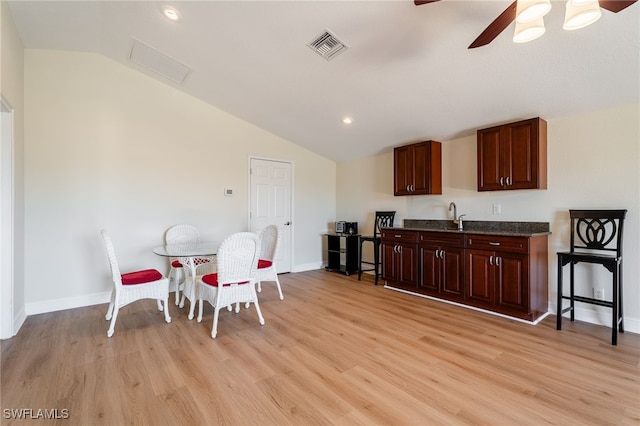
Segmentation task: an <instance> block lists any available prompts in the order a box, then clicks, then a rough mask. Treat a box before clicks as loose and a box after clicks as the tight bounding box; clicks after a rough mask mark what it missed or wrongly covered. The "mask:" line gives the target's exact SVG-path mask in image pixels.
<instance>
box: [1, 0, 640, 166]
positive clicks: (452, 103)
mask: <svg viewBox="0 0 640 426" xmlns="http://www.w3.org/2000/svg"><path fill="white" fill-rule="evenodd" d="M510 3H511V2H510V1H507V2H503V1H457V0H443V1H440V2H436V3H432V4H428V5H422V6H415V5H414V3H413V1H411V0H402V1H400V0H395V1H268V0H267V1H193V2H189V1H175V0H167V1H163V2H154V1H70V2H59V1H44V2H38V1H11V2H9V5H10V9H11V12H12V15H13V18H14V21H15V22H16V25H17V27H18V31H19V32H20V35H21V37H22V40H23V42H24V45H25V47H26V48H39V49H59V50H77V51H86V52H97V53H101V54H103V55H105V56H107V57H110V58H112V59H114V60H116V61H118V62H121V63H122V64H124V65H126V66H128V67H131V68H134V69H136V70H139V71H140V72H143V73H147V74H148V75H149V76H151V77H153V78H157V79H159V80H161V81H164V82H165V83H166V84H169V85H171V86H173V87H175V88H176V89H178V90H181V91H184V92H186V93H189V94H191V95H193V96H195V97H197V98H199V99H202V100H203V101H205V102H208V103H210V104H211V105H214V106H216V107H218V108H220V109H222V110H225V111H227V112H229V113H231V114H233V115H235V116H238V117H240V118H242V119H244V120H247V121H248V122H251V123H253V124H255V125H256V126H259V127H261V128H263V129H265V130H267V131H270V132H272V133H274V134H276V135H279V136H281V137H283V138H285V139H287V140H289V141H291V142H294V143H296V144H299V145H301V146H304V147H306V148H308V149H310V150H312V151H315V152H317V153H319V154H321V155H323V156H326V157H328V158H331V159H333V160H335V161H344V160H351V159H357V158H360V157H365V156H369V155H374V154H378V153H381V152H385V151H387V150H389V149H390V148H391V147H392V146H395V145H400V144H403V143H409V142H414V141H419V140H425V139H434V140H441V141H446V140H450V139H453V138H456V137H460V136H465V135H470V134H474V133H475V131H476V130H477V129H478V128H482V127H487V126H489V125H494V124H500V123H504V122H508V121H515V120H517V119H523V118H531V117H536V116H541V117H543V118H546V119H548V120H551V119H554V118H558V117H562V116H568V115H573V114H578V113H583V112H587V111H590V110H595V109H600V108H607V107H611V106H615V105H621V104H629V103H638V102H639V99H640V4H638V3H636V4H634V5H632V6H630V7H629V8H627V9H625V10H623V11H621V12H620V13H617V14H614V13H611V12H608V11H606V10H603V16H602V18H601V19H600V20H599V21H597V22H596V23H595V24H593V25H591V26H589V27H587V28H584V29H581V30H576V31H565V30H563V29H562V22H563V19H564V3H563V2H553V8H552V10H551V12H549V14H548V15H547V16H546V17H545V24H546V29H547V31H546V33H545V34H544V35H543V36H542V37H541V38H539V39H537V40H535V41H532V42H530V43H525V44H516V43H513V41H512V37H513V31H514V24H511V25H510V26H509V27H508V28H507V29H506V30H505V31H504V32H503V33H501V34H500V35H499V36H498V37H497V38H496V39H495V40H494V41H493V42H492V43H491V44H489V45H487V46H484V47H480V48H476V49H467V47H468V46H469V44H470V43H471V42H472V41H473V40H474V39H475V38H476V37H477V36H478V35H479V34H480V33H481V32H482V31H483V30H484V28H485V27H486V26H487V25H489V23H490V22H491V21H493V19H494V18H496V17H497V16H498V15H499V14H500V13H501V12H502V11H503V10H504V9H505V8H506V7H507V6H508V5H509V4H510ZM166 4H171V5H172V6H173V7H175V9H176V10H177V11H178V12H179V14H180V16H181V20H180V21H178V22H172V21H169V20H168V19H166V18H165V17H164V16H163V14H162V11H161V7H162V6H163V5H166ZM325 30H329V31H331V32H332V33H333V34H334V35H335V36H336V37H337V38H339V39H340V40H341V41H343V42H344V43H345V44H346V45H348V49H346V50H345V51H343V52H342V53H340V54H338V55H336V56H335V57H333V58H332V59H331V60H330V61H327V60H326V59H324V58H323V57H321V56H320V55H318V54H317V53H316V52H314V51H312V50H311V49H310V48H309V47H308V46H307V44H308V43H309V42H311V41H312V40H313V39H315V38H316V37H317V36H318V35H320V34H321V33H322V32H323V31H325ZM134 39H136V40H138V41H140V42H142V43H144V44H146V45H147V46H149V47H151V48H152V49H155V50H157V51H159V52H162V53H163V54H165V55H167V56H169V57H171V58H173V59H175V60H176V61H178V62H180V63H182V64H185V65H187V66H188V67H189V68H191V71H190V73H189V74H188V75H187V77H186V78H185V79H184V81H183V82H182V83H177V82H174V81H172V80H170V79H167V78H165V77H163V76H161V75H159V74H157V73H155V72H153V71H149V70H147V69H146V68H144V67H141V66H139V65H137V64H136V63H134V62H132V61H131V60H130V59H129V56H130V53H131V49H132V43H133V40H134ZM346 116H349V117H352V119H353V123H352V124H350V125H345V124H343V123H342V119H343V118H344V117H346Z"/></svg>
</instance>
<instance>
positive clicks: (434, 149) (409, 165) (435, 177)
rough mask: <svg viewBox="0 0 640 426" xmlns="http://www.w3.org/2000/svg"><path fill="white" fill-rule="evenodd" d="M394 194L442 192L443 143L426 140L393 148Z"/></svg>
mask: <svg viewBox="0 0 640 426" xmlns="http://www.w3.org/2000/svg"><path fill="white" fill-rule="evenodd" d="M393 164H394V178H393V194H394V195H429V194H442V144H441V143H440V142H436V141H425V142H420V143H416V144H411V145H405V146H400V147H396V148H394V150H393Z"/></svg>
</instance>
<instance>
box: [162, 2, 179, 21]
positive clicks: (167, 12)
mask: <svg viewBox="0 0 640 426" xmlns="http://www.w3.org/2000/svg"><path fill="white" fill-rule="evenodd" d="M162 14H163V15H164V16H165V17H166V18H167V19H170V20H171V21H179V20H180V13H179V12H178V11H177V10H176V8H175V7H172V6H163V7H162Z"/></svg>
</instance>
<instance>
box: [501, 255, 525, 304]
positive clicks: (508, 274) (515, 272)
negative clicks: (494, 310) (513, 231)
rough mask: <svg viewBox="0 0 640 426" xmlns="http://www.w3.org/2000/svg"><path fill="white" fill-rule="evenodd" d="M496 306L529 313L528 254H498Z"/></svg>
mask: <svg viewBox="0 0 640 426" xmlns="http://www.w3.org/2000/svg"><path fill="white" fill-rule="evenodd" d="M496 259H497V263H496V265H495V266H496V269H497V272H496V290H497V294H496V305H497V306H500V307H503V308H507V309H514V310H517V311H520V312H525V313H528V310H529V260H528V259H529V257H528V256H527V255H526V254H513V253H496Z"/></svg>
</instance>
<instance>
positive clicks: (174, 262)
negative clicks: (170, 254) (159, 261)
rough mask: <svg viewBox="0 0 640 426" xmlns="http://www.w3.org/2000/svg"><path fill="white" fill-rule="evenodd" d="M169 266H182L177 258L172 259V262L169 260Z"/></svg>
mask: <svg viewBox="0 0 640 426" xmlns="http://www.w3.org/2000/svg"><path fill="white" fill-rule="evenodd" d="M171 266H173V267H174V268H182V263H180V262H179V261H177V260H174V261H173V262H171Z"/></svg>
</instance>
